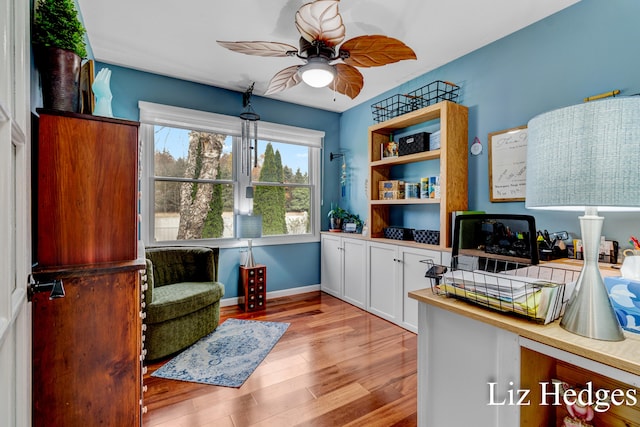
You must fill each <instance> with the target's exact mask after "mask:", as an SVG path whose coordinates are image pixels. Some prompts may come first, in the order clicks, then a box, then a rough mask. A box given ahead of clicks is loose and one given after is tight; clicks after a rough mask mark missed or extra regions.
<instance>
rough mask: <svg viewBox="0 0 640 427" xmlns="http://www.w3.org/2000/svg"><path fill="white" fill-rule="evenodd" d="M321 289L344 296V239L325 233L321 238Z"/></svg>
mask: <svg viewBox="0 0 640 427" xmlns="http://www.w3.org/2000/svg"><path fill="white" fill-rule="evenodd" d="M320 259H321V260H320V262H321V266H320V289H321V290H322V291H324V292H326V293H328V294H330V295H333V296H334V297H338V298H342V259H343V256H342V239H341V238H340V237H337V236H331V235H327V234H323V235H322V237H321V238H320Z"/></svg>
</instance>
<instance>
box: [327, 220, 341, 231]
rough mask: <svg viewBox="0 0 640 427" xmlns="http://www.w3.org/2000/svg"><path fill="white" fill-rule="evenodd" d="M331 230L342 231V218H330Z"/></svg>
mask: <svg viewBox="0 0 640 427" xmlns="http://www.w3.org/2000/svg"><path fill="white" fill-rule="evenodd" d="M329 228H330V229H332V230H342V218H329Z"/></svg>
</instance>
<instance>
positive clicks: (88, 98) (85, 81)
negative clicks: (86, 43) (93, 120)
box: [80, 59, 96, 114]
mask: <svg viewBox="0 0 640 427" xmlns="http://www.w3.org/2000/svg"><path fill="white" fill-rule="evenodd" d="M94 78H95V64H94V61H93V60H92V59H89V60H87V61H85V63H84V64H82V67H81V68H80V112H81V113H82V114H93V109H94V108H95V103H96V100H95V96H94V94H93V90H92V88H91V87H92V86H93V79H94Z"/></svg>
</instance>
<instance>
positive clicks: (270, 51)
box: [217, 40, 298, 57]
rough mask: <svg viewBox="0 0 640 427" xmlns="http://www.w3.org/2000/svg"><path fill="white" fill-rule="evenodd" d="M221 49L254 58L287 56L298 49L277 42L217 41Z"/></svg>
mask: <svg viewBox="0 0 640 427" xmlns="http://www.w3.org/2000/svg"><path fill="white" fill-rule="evenodd" d="M217 42H218V44H219V45H220V46H222V47H226V48H227V49H229V50H232V51H234V52H239V53H244V54H247V55H255V56H271V57H280V56H289V55H290V52H296V53H297V52H298V48H297V47H295V46H291V45H290V44H286V43H278V42H262V41H242V42H226V41H220V40H218V41H217Z"/></svg>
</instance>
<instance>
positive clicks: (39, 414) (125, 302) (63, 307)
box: [32, 265, 142, 427]
mask: <svg viewBox="0 0 640 427" xmlns="http://www.w3.org/2000/svg"><path fill="white" fill-rule="evenodd" d="M138 268H139V267H137V266H135V265H132V266H130V267H126V268H123V269H122V270H120V271H114V270H113V269H111V270H107V269H104V270H102V271H100V270H98V271H96V270H89V269H87V271H84V272H83V271H77V272H75V271H74V272H69V273H62V274H59V275H53V276H50V275H48V276H43V277H42V278H40V277H39V276H38V275H37V273H34V277H36V279H38V280H42V281H47V282H48V281H50V280H52V279H59V280H62V281H63V286H64V289H65V293H66V295H65V297H64V298H57V299H53V300H51V299H50V298H49V292H39V293H36V294H34V296H33V300H32V304H33V426H36V427H39V426H43V427H44V426H81V425H103V426H139V425H140V421H141V420H140V409H141V408H140V402H141V398H142V391H141V386H142V380H141V378H142V374H141V366H140V352H141V347H142V334H141V328H142V321H141V319H140V314H139V313H140V282H139V280H140V279H139V271H138Z"/></svg>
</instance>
